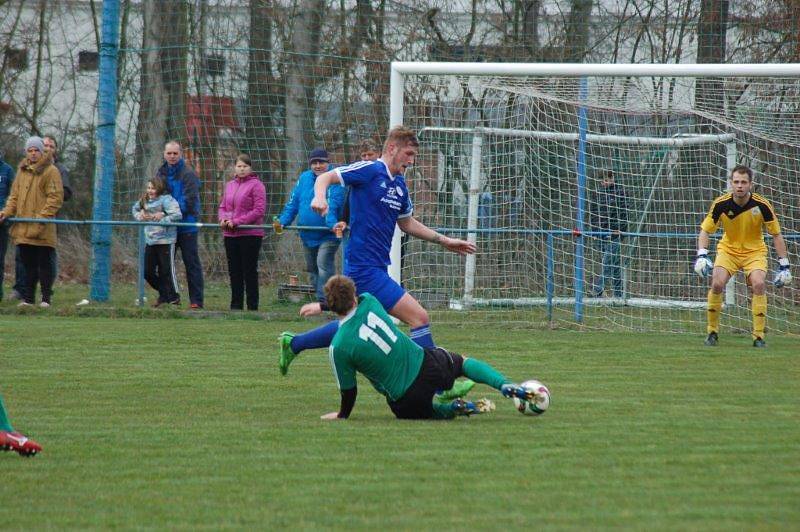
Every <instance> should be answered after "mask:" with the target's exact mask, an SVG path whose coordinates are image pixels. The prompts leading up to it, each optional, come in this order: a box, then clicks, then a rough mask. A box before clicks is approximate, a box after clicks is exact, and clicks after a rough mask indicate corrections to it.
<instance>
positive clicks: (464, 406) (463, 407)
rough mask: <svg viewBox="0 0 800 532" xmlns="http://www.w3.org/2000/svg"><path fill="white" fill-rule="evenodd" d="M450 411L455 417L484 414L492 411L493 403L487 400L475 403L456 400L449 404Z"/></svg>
mask: <svg viewBox="0 0 800 532" xmlns="http://www.w3.org/2000/svg"><path fill="white" fill-rule="evenodd" d="M450 409H451V410H452V411H453V412H455V414H456V415H457V416H471V415H472V414H486V413H488V412H492V411H494V403H493V402H492V401H490V400H489V399H485V398H484V399H478V400H477V401H474V402H473V401H465V400H463V399H456V400H455V401H453V402H452V403H450Z"/></svg>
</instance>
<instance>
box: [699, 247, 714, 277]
mask: <svg viewBox="0 0 800 532" xmlns="http://www.w3.org/2000/svg"><path fill="white" fill-rule="evenodd" d="M713 270H714V265H713V264H712V263H711V260H710V259H709V258H708V250H707V249H705V248H700V249H698V250H697V260H695V261H694V271H695V273H696V274H697V275H699V276H700V277H702V278H704V279H705V278H706V277H708V276H709V275H711V272H712V271H713Z"/></svg>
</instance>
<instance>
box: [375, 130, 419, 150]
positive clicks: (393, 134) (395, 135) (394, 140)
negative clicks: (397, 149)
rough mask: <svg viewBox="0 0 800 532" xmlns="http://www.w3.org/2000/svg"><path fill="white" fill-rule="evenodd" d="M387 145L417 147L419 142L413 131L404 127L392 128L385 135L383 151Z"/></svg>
mask: <svg viewBox="0 0 800 532" xmlns="http://www.w3.org/2000/svg"><path fill="white" fill-rule="evenodd" d="M389 144H394V145H396V146H414V147H417V146H419V140H418V139H417V134H416V133H414V130H413V129H411V128H409V127H406V126H394V127H393V128H392V129H390V130H389V134H388V135H386V142H384V143H383V149H384V150H386V149H387V147H388V146H389Z"/></svg>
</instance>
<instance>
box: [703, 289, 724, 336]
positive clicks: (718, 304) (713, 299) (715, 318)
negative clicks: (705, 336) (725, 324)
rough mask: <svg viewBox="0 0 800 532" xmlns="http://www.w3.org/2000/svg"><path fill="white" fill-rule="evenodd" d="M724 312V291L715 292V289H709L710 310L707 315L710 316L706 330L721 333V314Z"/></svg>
mask: <svg viewBox="0 0 800 532" xmlns="http://www.w3.org/2000/svg"><path fill="white" fill-rule="evenodd" d="M721 312H722V292H720V293H719V294H715V293H714V291H713V290H709V291H708V310H707V311H706V317H707V318H708V328H707V330H706V332H708V333H709V334H710V333H712V332H715V333H719V315H720V313H721Z"/></svg>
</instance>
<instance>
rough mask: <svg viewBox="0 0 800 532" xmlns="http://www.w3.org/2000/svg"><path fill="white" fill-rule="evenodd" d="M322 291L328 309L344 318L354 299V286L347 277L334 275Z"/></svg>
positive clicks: (353, 303) (351, 307)
mask: <svg viewBox="0 0 800 532" xmlns="http://www.w3.org/2000/svg"><path fill="white" fill-rule="evenodd" d="M324 290H325V299H326V300H327V301H328V307H329V308H330V309H331V310H332V311H333V312H335V313H336V314H338V315H339V316H344V315H345V314H347V313H348V312H350V311H351V310H352V309H353V306H354V305H355V299H356V285H355V283H353V280H352V279H350V278H349V277H347V276H345V275H334V276H333V277H331V278H330V279H328V282H327V283H325V288H324Z"/></svg>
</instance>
